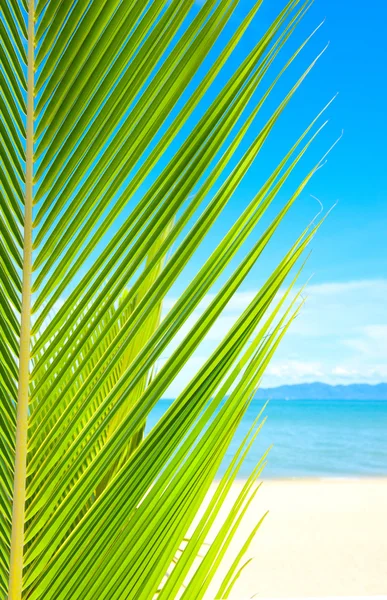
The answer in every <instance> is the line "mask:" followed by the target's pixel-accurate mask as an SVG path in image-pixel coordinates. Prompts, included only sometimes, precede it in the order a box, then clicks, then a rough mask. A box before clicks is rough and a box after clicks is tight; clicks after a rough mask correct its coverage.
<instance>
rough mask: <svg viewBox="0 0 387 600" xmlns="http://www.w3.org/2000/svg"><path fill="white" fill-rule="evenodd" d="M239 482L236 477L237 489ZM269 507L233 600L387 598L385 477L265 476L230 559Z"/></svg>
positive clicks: (386, 505) (214, 588)
mask: <svg viewBox="0 0 387 600" xmlns="http://www.w3.org/2000/svg"><path fill="white" fill-rule="evenodd" d="M241 485H242V482H237V483H235V484H234V489H233V492H232V495H233V494H235V495H236V494H237V493H238V490H239V489H240V486H241ZM266 510H269V511H270V513H269V514H268V516H267V517H266V519H265V521H264V522H263V524H262V526H261V529H260V530H259V531H258V534H257V536H256V538H255V540H254V541H253V543H252V545H251V548H250V552H249V553H248V555H247V556H248V557H250V556H251V557H253V561H252V562H251V563H250V564H249V565H248V566H247V568H246V569H245V571H244V572H243V573H242V574H241V577H240V579H239V581H238V582H237V586H236V588H235V590H234V592H233V594H232V596H230V597H231V598H232V599H233V600H245V599H248V598H251V597H252V596H253V595H254V594H257V596H254V597H257V598H259V597H261V598H306V597H309V598H316V597H350V596H357V597H361V596H363V597H364V596H367V597H370V596H371V597H372V596H375V597H377V596H379V597H380V596H385V597H386V598H387V478H386V479H357V480H340V479H331V480H317V479H316V480H312V479H310V480H309V479H298V480H268V481H264V483H263V485H262V487H261V489H260V490H259V492H258V494H257V496H256V498H255V499H254V502H253V504H252V506H251V507H250V509H249V511H248V513H247V515H246V518H245V519H244V521H243V523H242V526H241V529H240V532H239V536H238V538H237V539H236V541H235V545H234V547H233V548H232V551H231V553H230V555H229V556H228V557H227V558H228V561H229V562H231V560H232V556H231V555H233V556H235V555H236V553H237V551H238V549H239V547H240V546H241V544H242V542H243V540H244V539H245V537H247V535H248V533H249V531H250V530H251V527H252V525H253V524H254V523H255V522H256V521H257V519H258V518H259V517H260V516H261V515H262V514H263V513H264V512H265V511H266ZM216 589H218V586H217V585H216V584H215V585H214V587H213V588H211V591H210V593H209V595H208V600H214V593H215V590H216Z"/></svg>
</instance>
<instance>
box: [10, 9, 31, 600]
mask: <svg viewBox="0 0 387 600" xmlns="http://www.w3.org/2000/svg"><path fill="white" fill-rule="evenodd" d="M34 27H35V25H34V0H30V1H29V6H28V55H27V70H28V75H27V126H26V140H27V143H26V179H25V205H24V245H23V279H22V305H21V329H20V352H19V379H18V394H17V418H16V453H15V471H14V490H13V506H12V534H11V553H10V570H9V591H8V599H9V600H20V599H21V597H22V578H23V548H24V522H25V513H24V509H25V499H26V471H27V433H28V386H29V362H30V341H31V265H32V205H33V143H34Z"/></svg>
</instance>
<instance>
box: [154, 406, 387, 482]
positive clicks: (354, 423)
mask: <svg viewBox="0 0 387 600" xmlns="http://www.w3.org/2000/svg"><path fill="white" fill-rule="evenodd" d="M170 402H171V401H169V400H161V401H160V402H159V403H158V405H157V406H156V407H155V409H154V410H153V411H152V413H151V414H150V417H149V420H148V425H147V430H149V428H150V427H152V426H153V425H154V424H155V423H156V422H157V421H158V419H159V418H160V417H161V415H162V414H163V413H164V412H165V411H166V410H167V408H168V406H169V405H170ZM262 406H263V402H262V401H260V400H254V401H253V402H252V404H251V405H250V407H249V409H248V412H247V414H246V415H245V418H244V420H243V422H242V424H241V426H240V428H239V431H238V433H237V436H236V437H235V439H234V440H233V442H232V444H231V446H230V448H229V450H228V453H227V456H226V458H225V462H224V465H223V466H222V469H221V471H223V470H224V468H225V466H226V465H227V464H228V463H229V461H230V458H231V456H232V455H233V453H234V452H235V450H236V449H237V447H238V445H239V443H240V442H241V440H242V438H243V436H244V435H245V434H246V433H247V431H248V429H249V427H250V426H251V424H252V422H253V420H254V419H255V417H256V416H257V414H258V412H259V410H260V409H261V408H262ZM265 414H266V416H267V421H266V423H265V425H264V427H263V429H262V431H261V433H260V434H259V436H258V439H257V441H256V443H255V444H254V446H253V448H252V451H251V452H250V455H249V456H248V458H247V459H246V462H245V464H244V465H243V467H242V470H241V471H240V473H239V477H240V478H245V477H246V476H247V475H248V474H249V473H250V471H251V469H252V467H253V466H254V464H255V463H256V461H257V460H258V459H259V457H260V456H261V455H262V453H263V452H264V451H265V450H266V449H267V448H268V446H270V445H271V444H273V448H272V450H271V452H270V454H269V458H268V464H267V466H266V468H265V471H264V474H263V478H289V477H290V478H292V477H367V476H368V477H379V476H387V401H386V402H385V401H371V400H368V401H366V400H353V401H351V400H289V401H285V400H272V401H271V402H270V403H269V405H268V406H267V408H266V411H265Z"/></svg>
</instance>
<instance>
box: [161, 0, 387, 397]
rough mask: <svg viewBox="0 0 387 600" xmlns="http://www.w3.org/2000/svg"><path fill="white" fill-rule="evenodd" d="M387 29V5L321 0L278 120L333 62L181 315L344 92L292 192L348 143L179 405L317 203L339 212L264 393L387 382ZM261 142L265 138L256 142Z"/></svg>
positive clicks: (252, 281)
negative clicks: (271, 179) (314, 384)
mask: <svg viewBox="0 0 387 600" xmlns="http://www.w3.org/2000/svg"><path fill="white" fill-rule="evenodd" d="M252 4H253V2H252V1H250V0H246V1H245V2H241V3H240V5H241V6H240V8H239V9H238V11H237V13H236V14H235V17H234V19H233V22H232V23H231V24H230V30H231V28H232V27H233V25H234V26H235V24H236V23H237V22H239V21H240V19H241V17H242V16H243V15H244V14H245V13H246V12H247V10H248V9H249V8H250V7H251V6H252ZM282 6H283V2H281V1H280V0H278V1H277V0H273V1H271V0H270V1H269V0H266V2H265V3H264V6H263V8H262V9H261V10H260V13H259V15H258V17H257V19H256V21H255V23H254V25H253V26H252V27H251V28H250V30H249V31H248V33H247V35H246V38H245V40H244V42H243V44H242V45H241V48H240V49H239V51H238V52H239V53H237V54H236V56H235V57H234V58H233V61H230V64H229V67H228V68H230V69H231V68H233V67H235V65H236V64H237V63H238V60H239V59H240V57H241V56H243V55H244V54H245V53H246V52H247V51H248V49H249V48H251V47H252V45H253V43H254V41H255V40H256V39H257V37H258V36H259V35H260V33H261V32H262V31H263V29H264V28H265V27H266V26H267V25H268V23H269V20H271V19H272V18H273V16H274V15H275V13H276V12H277V11H278V10H279V9H280V8H281V7H282ZM386 17H387V5H386V4H385V2H383V1H382V0H375V1H374V2H373V3H370V4H369V5H367V6H364V4H363V3H360V2H359V1H355V2H349V1H342V2H337V0H336V1H335V0H318V1H317V2H316V3H315V5H314V6H313V7H312V8H311V10H310V11H309V13H308V15H307V16H306V18H305V19H304V21H303V23H302V24H301V26H300V27H299V29H298V31H297V34H296V35H295V36H294V39H292V40H291V42H290V44H289V49H288V53H289V52H291V51H293V50H294V49H295V48H296V46H297V45H298V44H299V43H300V42H301V41H302V40H303V39H304V38H305V37H306V36H307V35H308V34H309V33H310V32H311V31H312V30H313V29H314V28H315V27H316V25H318V24H319V23H320V22H321V21H322V20H323V19H324V18H325V23H324V25H323V27H322V28H321V29H320V30H319V31H318V32H317V34H316V35H315V37H314V38H313V40H312V41H311V42H310V44H309V45H308V47H307V48H306V50H305V51H304V52H303V54H302V56H301V57H300V58H299V59H298V60H297V62H296V63H295V65H294V66H292V68H291V69H290V71H289V73H288V74H287V75H286V77H284V78H283V81H282V82H281V85H280V86H279V88H278V90H277V91H276V93H275V94H273V98H272V100H270V103H269V106H268V110H273V108H274V106H275V104H276V102H277V101H278V99H280V98H281V97H282V96H283V94H284V93H286V91H287V90H288V89H289V87H290V86H291V85H292V84H293V83H294V81H295V80H296V78H297V77H298V76H299V75H300V74H301V72H302V70H303V69H304V68H306V66H307V65H308V64H309V63H310V62H311V60H312V59H313V58H314V56H316V55H317V54H318V53H319V52H320V51H321V50H322V48H323V47H324V46H325V44H326V43H327V41H329V42H330V44H329V47H328V49H327V51H326V52H325V53H324V55H323V56H322V58H321V59H320V60H319V62H318V64H317V66H316V67H315V69H314V70H313V72H312V73H311V75H310V76H309V77H308V79H307V80H306V82H305V83H304V84H303V86H302V89H300V90H299V91H298V92H297V95H296V96H295V97H294V99H293V100H292V103H291V105H290V106H289V108H288V109H287V111H286V114H284V115H283V116H282V117H281V119H280V121H279V123H278V125H277V127H276V129H275V131H274V132H273V135H272V136H271V139H270V140H269V142H268V144H267V147H266V148H265V151H264V152H263V153H262V156H260V157H258V160H257V161H256V163H255V164H254V166H253V168H252V169H251V170H250V172H249V174H248V175H247V176H246V178H245V180H244V181H243V183H242V185H241V186H240V188H239V189H238V191H237V193H236V194H235V196H234V198H233V200H232V202H231V203H230V204H229V206H228V207H227V208H226V210H225V211H224V214H223V216H222V218H221V219H220V221H219V223H218V224H217V226H216V227H215V228H214V229H213V231H212V232H211V234H210V235H209V236H208V238H207V239H206V240H205V242H204V244H203V246H202V248H201V250H200V251H199V253H198V255H197V257H196V258H195V261H194V262H193V263H192V264H191V265H190V267H189V268H188V270H186V272H185V273H184V277H182V278H181V279H180V281H179V282H178V283H177V284H176V286H175V288H174V290H172V293H171V297H170V299H169V303H173V301H174V299H173V297H174V295H175V296H176V295H177V294H178V293H179V292H180V291H181V289H182V287H183V286H184V284H185V282H186V281H187V278H188V277H190V276H191V275H192V273H193V272H194V271H196V269H197V267H198V265H199V264H201V262H202V261H203V260H204V258H205V256H206V255H208V253H209V251H210V250H211V249H213V248H214V247H215V246H216V244H217V242H218V241H219V240H220V239H221V237H222V235H223V234H224V232H225V231H227V229H228V228H229V227H230V224H231V223H232V221H233V220H234V219H235V218H236V216H237V215H239V213H240V211H241V209H242V208H243V207H244V206H245V205H246V204H247V202H248V201H249V200H250V199H251V198H252V197H253V196H254V193H255V192H256V191H257V189H258V185H259V182H260V181H261V178H262V177H263V176H264V174H266V176H267V175H268V174H269V172H270V169H272V168H273V165H275V164H276V162H278V160H279V159H280V158H281V156H282V155H283V153H284V151H286V149H287V148H289V146H290V145H291V144H292V143H293V142H294V141H295V139H296V137H297V136H298V135H299V134H300V133H301V132H302V131H303V129H304V128H305V127H306V126H307V125H308V123H309V122H310V120H311V119H312V118H313V117H314V116H315V115H316V114H317V113H318V112H319V110H320V109H321V108H322V107H323V106H324V105H325V104H326V102H327V101H328V100H329V99H330V98H332V96H334V94H335V93H336V92H339V96H338V97H337V98H336V100H335V102H334V103H333V104H332V105H331V106H330V107H329V109H328V111H327V118H329V123H328V126H327V127H326V128H325V130H324V132H323V133H322V134H321V136H319V138H318V140H317V142H316V143H315V144H314V145H313V147H312V149H311V151H310V152H309V153H308V156H307V158H306V160H305V161H304V162H303V164H302V165H301V166H300V168H298V169H297V171H296V173H295V177H294V179H293V184H292V185H291V184H289V190H291V189H293V187H294V186H295V185H296V184H297V183H298V182H299V181H300V179H301V177H302V175H304V174H306V172H307V170H308V168H309V167H311V166H312V165H313V164H314V163H315V162H316V161H317V160H318V159H319V158H320V157H321V156H322V155H323V154H324V152H325V150H327V149H328V148H329V147H330V145H331V144H332V142H333V141H335V139H337V137H338V136H339V135H340V133H341V131H342V130H344V135H343V137H342V139H341V140H340V142H339V144H338V145H337V146H336V147H335V149H334V150H333V151H332V153H331V154H330V155H329V158H328V162H327V164H326V166H325V167H324V168H323V169H322V170H321V171H319V173H318V174H317V175H316V177H315V178H314V179H313V180H312V182H311V183H310V185H309V186H308V188H307V190H306V191H305V192H304V193H303V194H302V197H301V198H300V200H299V202H298V203H297V206H296V207H295V208H294V209H293V211H292V213H291V215H290V216H289V218H288V219H287V221H286V223H285V224H284V225H283V226H282V227H281V229H280V231H279V234H278V236H277V240H276V242H275V244H273V245H272V246H271V248H270V251H269V252H268V253H267V255H266V256H265V258H264V260H263V261H262V262H261V263H260V264H259V265H257V268H256V269H255V270H254V272H253V273H252V274H251V276H249V278H248V280H247V281H246V282H245V284H244V285H243V287H242V288H241V291H240V294H239V295H238V296H237V297H236V298H235V302H234V303H233V305H232V306H230V307H229V308H228V309H227V310H226V311H225V313H224V316H223V317H222V320H221V321H220V322H219V323H218V324H217V325H216V326H215V327H214V328H213V330H212V332H211V334H210V336H209V338H208V339H207V340H206V342H205V343H204V344H202V346H201V347H200V349H199V350H198V352H197V353H196V355H195V356H194V357H193V358H192V360H191V362H190V364H189V365H188V366H187V369H186V370H184V371H183V372H182V373H181V375H180V376H179V377H178V379H177V381H176V383H175V386H174V387H173V389H171V391H170V393H171V394H175V393H177V392H178V391H179V389H181V387H182V386H183V385H184V382H186V378H187V376H188V374H189V373H190V372H191V373H192V369H193V368H194V369H196V368H197V367H198V366H199V365H200V364H202V362H203V361H204V360H205V358H206V357H207V356H208V355H209V353H210V352H211V350H212V349H213V348H214V347H215V346H216V344H217V343H218V341H219V340H220V339H221V337H222V334H223V333H224V327H225V326H226V325H229V324H231V323H232V322H233V321H234V320H235V318H236V317H237V316H238V314H240V311H241V310H242V308H243V307H244V306H245V305H246V301H247V299H248V298H249V297H251V294H253V293H254V290H256V289H257V288H258V286H259V284H260V283H261V282H262V281H263V278H264V276H265V274H267V273H268V272H269V271H270V268H271V267H272V266H274V264H275V263H276V262H278V260H279V258H280V257H281V256H282V254H283V253H284V251H285V250H286V248H288V247H289V245H290V243H291V242H292V240H294V239H295V236H296V235H297V234H298V233H299V232H300V231H301V230H302V228H303V227H304V226H305V225H306V224H307V223H308V222H309V220H310V219H311V218H312V217H313V216H314V215H315V214H316V212H317V211H318V210H319V205H318V203H317V201H316V200H315V199H314V198H313V197H312V196H316V197H317V198H319V200H320V201H321V202H322V204H323V206H324V208H325V209H328V208H330V207H331V206H332V205H333V204H334V203H336V202H337V205H336V207H335V208H334V210H333V211H332V213H331V215H330V216H329V218H328V219H327V221H326V222H325V224H324V226H323V228H322V229H321V230H320V232H319V234H318V236H317V238H316V239H315V241H314V242H313V253H312V256H311V258H310V261H309V263H308V265H307V267H306V271H305V277H304V279H307V278H308V276H309V275H310V274H313V280H312V283H311V285H310V286H309V290H308V296H309V299H308V302H307V305H306V307H305V308H304V310H303V312H302V314H301V316H300V317H299V318H298V319H297V322H296V323H295V324H294V325H293V328H292V330H291V331H290V333H289V334H288V336H287V339H286V340H285V341H284V343H283V344H282V347H281V349H280V350H279V351H278V353H277V355H276V357H275V359H274V360H273V362H272V364H271V366H270V367H269V369H268V372H267V376H266V378H265V381H264V383H265V384H266V385H277V384H278V385H279V384H283V383H298V382H303V381H314V380H321V381H326V382H329V383H352V382H354V381H366V382H369V383H376V382H379V381H382V380H386V379H387V308H386V302H385V298H386V292H387V268H386V267H387V256H386V242H385V240H386V224H387V169H386V139H387V119H386V116H385V114H386V100H387V77H386V75H387V73H386V71H387V66H386V65H387V60H386V59H387V52H386V51H387V39H386V36H385V31H384V27H385V20H386ZM227 34H228V32H227V31H226V32H225V34H224V36H223V37H222V38H221V40H220V42H219V44H222V43H224V39H225V37H226V36H227ZM285 54H286V53H285ZM288 55H289V54H288ZM281 60H285V57H284V58H283V59H281ZM280 64H281V61H279V65H280ZM278 68H279V67H278ZM224 76H225V77H226V76H227V73H226V74H225V75H224ZM220 83H221V81H220V82H219V85H220ZM214 91H216V90H214ZM267 114H269V112H268V113H267ZM264 115H265V113H264V112H263V116H264ZM255 133H256V132H255ZM253 136H254V131H252V132H251V138H250V140H251V139H253ZM286 191H287V189H286V190H285V191H284V195H283V196H282V197H281V198H279V199H278V204H276V205H275V206H274V207H273V213H272V214H274V213H275V210H278V207H279V206H280V205H281V202H283V201H284V200H285V199H286V197H285V196H286ZM246 247H249V246H248V245H247V246H246ZM234 266H235V264H234ZM228 274H230V271H229V272H228ZM226 275H227V274H226ZM226 275H225V277H226ZM225 277H224V278H223V280H221V282H223V281H224V280H225ZM221 282H220V283H221ZM217 287H218V286H217ZM216 289H217V288H216ZM216 289H215V290H214V291H216ZM207 301H208V299H207V300H206V301H205V302H204V303H203V306H204V305H205V304H206V302H207ZM200 310H201V309H199V310H198V311H196V316H197V315H198V314H200ZM196 316H194V317H193V320H194V319H195V318H196Z"/></svg>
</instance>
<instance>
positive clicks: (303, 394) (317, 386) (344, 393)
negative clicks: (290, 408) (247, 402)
mask: <svg viewBox="0 0 387 600" xmlns="http://www.w3.org/2000/svg"><path fill="white" fill-rule="evenodd" d="M255 397H256V398H257V399H261V400H266V399H268V398H271V399H272V400H285V399H286V400H387V383H379V384H377V385H368V384H366V383H354V384H352V385H328V384H326V383H319V382H316V383H301V384H299V385H281V386H279V387H274V388H260V389H259V390H258V392H257V394H256V395H255Z"/></svg>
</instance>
